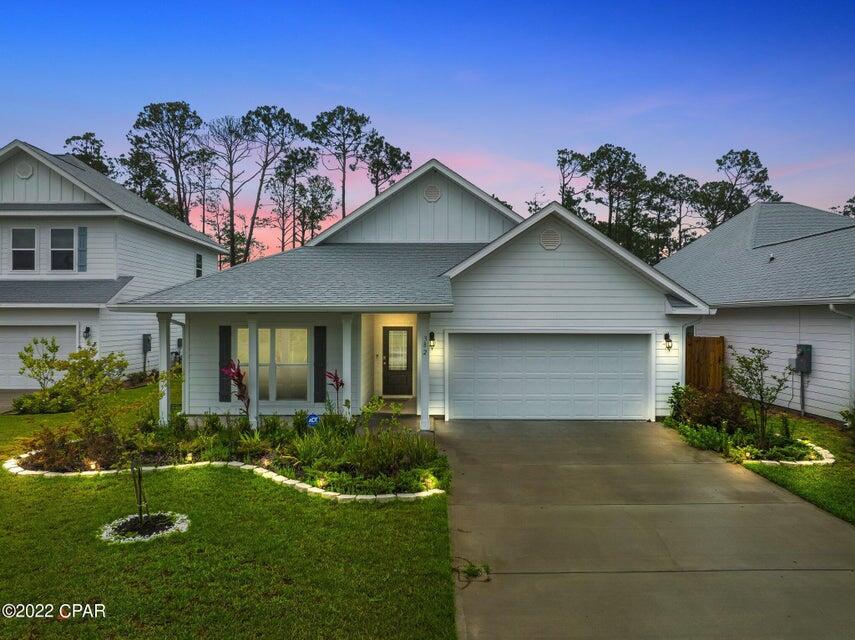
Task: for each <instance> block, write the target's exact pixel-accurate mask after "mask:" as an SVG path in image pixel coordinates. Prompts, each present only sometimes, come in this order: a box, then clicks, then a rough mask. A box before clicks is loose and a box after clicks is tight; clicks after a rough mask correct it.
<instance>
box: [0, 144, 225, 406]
mask: <svg viewBox="0 0 855 640" xmlns="http://www.w3.org/2000/svg"><path fill="white" fill-rule="evenodd" d="M221 252H222V249H221V248H220V247H219V246H218V245H217V244H216V243H215V242H214V241H213V240H211V239H210V238H209V237H208V236H206V235H203V234H202V233H199V232H197V231H195V230H193V229H191V228H190V227H189V226H187V225H186V224H184V223H182V222H181V221H179V220H177V219H176V218H174V217H173V216H171V215H169V214H167V213H166V212H164V211H162V210H160V209H158V208H157V207H155V206H153V205H151V204H149V203H148V202H146V201H145V200H143V199H142V198H140V197H138V196H137V195H136V194H134V193H132V192H130V191H128V190H127V189H125V188H124V187H122V186H121V185H119V184H118V183H116V182H114V181H113V180H111V179H110V178H108V177H106V176H104V175H103V174H101V173H99V172H98V171H95V170H94V169H92V168H91V167H89V166H87V165H86V164H84V163H83V162H80V161H79V160H78V159H77V158H75V157H74V156H72V155H69V154H58V155H54V154H50V153H47V152H45V151H43V150H41V149H38V148H36V147H34V146H32V145H30V144H27V143H25V142H21V141H19V140H14V141H12V142H11V143H9V144H8V145H6V146H5V147H3V148H2V149H0V362H2V363H3V366H2V367H0V389H28V388H32V387H33V384H34V383H33V381H32V380H29V379H27V378H25V377H23V376H21V375H19V374H18V368H19V365H20V363H19V360H18V352H19V351H20V350H21V349H22V348H23V346H24V345H25V344H26V343H27V342H29V341H30V340H31V339H32V338H34V337H50V336H54V337H56V338H57V340H58V342H59V343H60V346H61V349H62V351H61V355H65V354H67V353H68V352H70V351H73V350H75V349H76V348H77V347H79V346H80V345H81V344H83V343H84V342H86V341H91V342H94V343H96V344H97V345H98V348H99V350H101V351H116V352H123V353H124V354H125V355H126V357H127V358H128V361H129V363H130V367H129V370H130V371H135V370H141V369H142V368H143V366H144V364H145V366H147V367H148V368H149V369H151V368H155V367H157V354H158V348H159V343H158V331H157V320H156V318H155V316H154V315H153V314H151V313H131V314H126V313H123V314H118V313H114V312H112V311H110V310H109V309H108V308H107V307H108V304H111V303H116V302H121V301H124V300H131V299H133V298H137V297H139V296H142V295H145V294H147V293H151V292H154V291H158V290H160V289H163V288H165V287H169V286H172V285H175V284H179V283H182V282H185V281H187V280H192V279H193V278H199V277H201V276H203V275H208V274H211V273H213V272H215V271H216V270H217V257H218V254H219V253H221ZM180 320H181V319H180V318H176V320H175V321H180ZM173 335H175V336H176V338H175V339H173V341H172V344H171V345H170V350H175V349H177V348H178V346H179V345H178V340H179V339H180V335H181V334H180V332H179V331H175V332H173ZM144 336H149V337H150V341H149V340H148V339H144ZM144 342H145V343H146V346H147V347H148V346H150V349H151V350H150V352H149V353H146V352H145V351H144V347H143V345H144ZM145 361H147V362H145Z"/></svg>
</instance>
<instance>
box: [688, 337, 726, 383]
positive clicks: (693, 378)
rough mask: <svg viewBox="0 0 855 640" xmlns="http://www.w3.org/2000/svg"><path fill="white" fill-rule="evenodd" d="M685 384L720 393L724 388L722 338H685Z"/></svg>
mask: <svg viewBox="0 0 855 640" xmlns="http://www.w3.org/2000/svg"><path fill="white" fill-rule="evenodd" d="M686 384H688V385H690V386H692V387H695V388H696V389H706V390H707V391H721V389H722V387H723V386H724V337H722V336H718V337H715V338H700V337H697V336H686Z"/></svg>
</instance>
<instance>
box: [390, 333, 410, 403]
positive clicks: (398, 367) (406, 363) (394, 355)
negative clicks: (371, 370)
mask: <svg viewBox="0 0 855 640" xmlns="http://www.w3.org/2000/svg"><path fill="white" fill-rule="evenodd" d="M383 395H384V396H410V395H413V328H412V327H383Z"/></svg>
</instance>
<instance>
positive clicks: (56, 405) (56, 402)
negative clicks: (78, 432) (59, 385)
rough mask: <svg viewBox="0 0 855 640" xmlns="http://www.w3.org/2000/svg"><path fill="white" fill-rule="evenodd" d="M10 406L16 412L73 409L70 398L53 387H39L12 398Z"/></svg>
mask: <svg viewBox="0 0 855 640" xmlns="http://www.w3.org/2000/svg"><path fill="white" fill-rule="evenodd" d="M12 408H13V409H14V410H15V411H16V412H18V413H26V414H38V413H66V412H68V411H71V410H72V409H74V404H73V403H72V402H71V398H69V397H68V396H67V395H65V394H63V393H60V392H59V390H57V389H55V388H50V389H39V390H38V391H34V392H33V393H27V394H24V395H22V396H18V397H17V398H15V399H14V400H12Z"/></svg>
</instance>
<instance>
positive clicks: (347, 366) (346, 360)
mask: <svg viewBox="0 0 855 640" xmlns="http://www.w3.org/2000/svg"><path fill="white" fill-rule="evenodd" d="M341 377H342V379H343V380H344V386H343V387H342V388H341V402H342V406H344V407H345V410H344V412H345V414H347V415H351V412H352V409H353V393H352V391H351V390H352V389H353V314H350V313H345V314H343V315H342V316H341ZM348 405H350V407H351V408H350V409H348V408H347V407H348Z"/></svg>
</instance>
